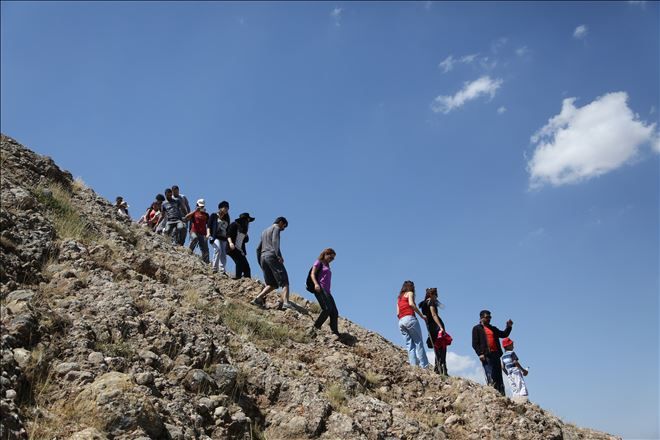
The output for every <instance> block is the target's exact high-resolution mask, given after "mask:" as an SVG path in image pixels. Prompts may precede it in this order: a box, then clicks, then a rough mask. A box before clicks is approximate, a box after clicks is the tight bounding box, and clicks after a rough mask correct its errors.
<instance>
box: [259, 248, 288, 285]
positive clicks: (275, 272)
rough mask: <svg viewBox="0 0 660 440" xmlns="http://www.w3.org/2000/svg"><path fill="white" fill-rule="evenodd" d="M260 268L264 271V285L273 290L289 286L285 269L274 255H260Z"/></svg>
mask: <svg viewBox="0 0 660 440" xmlns="http://www.w3.org/2000/svg"><path fill="white" fill-rule="evenodd" d="M261 268H262V269H263V271H264V282H265V283H266V285H268V286H271V287H274V288H278V287H284V286H288V285H289V275H288V274H287V273H286V268H285V267H284V264H282V262H281V261H280V260H279V258H277V256H276V255H273V254H265V255H262V256H261Z"/></svg>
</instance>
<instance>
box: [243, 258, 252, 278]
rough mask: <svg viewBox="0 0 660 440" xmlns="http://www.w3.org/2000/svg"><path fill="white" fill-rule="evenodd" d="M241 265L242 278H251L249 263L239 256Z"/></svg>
mask: <svg viewBox="0 0 660 440" xmlns="http://www.w3.org/2000/svg"><path fill="white" fill-rule="evenodd" d="M241 264H242V266H241V267H242V269H243V276H244V277H245V278H252V270H251V269H250V262H249V261H248V259H247V258H246V257H245V255H243V254H241Z"/></svg>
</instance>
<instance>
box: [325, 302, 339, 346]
mask: <svg viewBox="0 0 660 440" xmlns="http://www.w3.org/2000/svg"><path fill="white" fill-rule="evenodd" d="M325 296H326V303H327V305H328V315H330V330H332V333H334V334H336V335H338V334H339V328H338V326H337V321H338V320H339V311H338V310H337V304H335V299H334V298H333V297H332V295H331V294H329V293H328V292H325Z"/></svg>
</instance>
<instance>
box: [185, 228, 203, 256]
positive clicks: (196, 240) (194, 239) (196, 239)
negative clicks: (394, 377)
mask: <svg viewBox="0 0 660 440" xmlns="http://www.w3.org/2000/svg"><path fill="white" fill-rule="evenodd" d="M198 243H199V237H198V236H197V234H195V233H194V232H191V233H190V245H189V246H188V247H189V248H190V250H191V251H194V250H195V247H197V244H198ZM199 248H200V249H201V248H202V246H201V245H200V246H199Z"/></svg>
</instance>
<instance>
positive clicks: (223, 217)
mask: <svg viewBox="0 0 660 440" xmlns="http://www.w3.org/2000/svg"><path fill="white" fill-rule="evenodd" d="M229 223H231V221H230V220H229V202H227V201H225V200H223V201H222V202H220V203H218V212H214V213H213V214H211V217H210V218H209V224H208V228H209V239H210V240H211V246H213V250H214V252H213V273H216V272H220V273H221V274H225V273H226V266H227V230H228V229H229Z"/></svg>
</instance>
